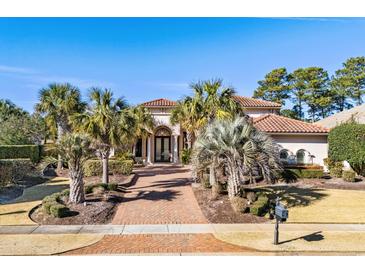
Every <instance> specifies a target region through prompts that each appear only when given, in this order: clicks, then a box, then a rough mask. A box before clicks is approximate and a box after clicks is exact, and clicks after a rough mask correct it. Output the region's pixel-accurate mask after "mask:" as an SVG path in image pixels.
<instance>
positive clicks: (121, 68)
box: [0, 18, 365, 111]
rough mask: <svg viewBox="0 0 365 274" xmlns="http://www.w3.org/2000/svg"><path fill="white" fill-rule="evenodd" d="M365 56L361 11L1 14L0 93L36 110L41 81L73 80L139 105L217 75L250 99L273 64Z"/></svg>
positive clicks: (331, 65)
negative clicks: (356, 14)
mask: <svg viewBox="0 0 365 274" xmlns="http://www.w3.org/2000/svg"><path fill="white" fill-rule="evenodd" d="M363 55H365V19H360V18H353V19H345V18H333V19H328V18H297V19H295V18H275V19H274V18H1V19H0V98H7V99H10V100H12V101H13V102H14V103H16V104H18V105H20V106H22V107H23V108H25V109H27V110H29V111H31V110H32V109H33V105H34V104H35V103H36V101H37V98H38V91H39V89H40V88H42V87H45V86H46V85H47V84H48V83H51V82H66V81H67V82H70V83H72V84H74V85H76V86H78V87H79V88H80V89H81V91H82V92H83V95H84V96H85V99H86V94H87V90H88V88H89V87H91V86H100V87H108V88H111V89H112V90H113V91H114V94H115V95H116V96H124V97H125V98H126V99H127V100H128V102H129V103H131V104H137V103H141V102H144V101H147V100H151V99H156V98H160V97H165V98H170V99H179V98H181V97H182V96H183V95H184V94H189V92H190V91H189V88H188V84H189V83H191V82H193V81H197V80H204V79H211V78H223V79H224V83H225V84H226V85H229V86H233V87H234V88H235V89H236V90H237V92H238V93H239V94H241V95H246V96H251V95H252V93H253V90H254V89H255V88H256V87H257V81H258V80H260V79H262V78H263V76H264V75H265V74H266V73H267V72H269V71H270V70H271V69H274V68H277V67H282V66H284V67H286V68H287V69H288V70H289V71H292V70H294V69H296V68H298V67H306V66H322V67H324V68H325V69H327V70H328V71H329V72H330V73H332V72H333V71H334V70H336V69H338V68H339V67H340V66H341V63H342V62H343V61H344V60H345V59H347V58H348V57H352V56H363Z"/></svg>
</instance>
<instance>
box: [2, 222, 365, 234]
mask: <svg viewBox="0 0 365 274" xmlns="http://www.w3.org/2000/svg"><path fill="white" fill-rule="evenodd" d="M273 230H274V225H273V224H161V225H160V224H159V225H24V226H19V225H17V226H12V225H9V226H0V235H1V234H102V235H138V234H197V233H230V232H259V231H261V232H264V231H273ZM280 230H281V231H346V232H365V225H364V224H282V225H281V226H280Z"/></svg>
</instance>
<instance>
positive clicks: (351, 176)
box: [342, 170, 356, 183]
mask: <svg viewBox="0 0 365 274" xmlns="http://www.w3.org/2000/svg"><path fill="white" fill-rule="evenodd" d="M342 179H344V181H346V182H351V183H353V182H355V179H356V173H355V172H354V171H352V170H344V171H343V172H342Z"/></svg>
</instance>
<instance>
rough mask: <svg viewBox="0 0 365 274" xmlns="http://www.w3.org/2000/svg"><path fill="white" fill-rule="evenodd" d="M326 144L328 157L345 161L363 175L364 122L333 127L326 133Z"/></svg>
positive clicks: (364, 150) (364, 161) (364, 157)
mask: <svg viewBox="0 0 365 274" xmlns="http://www.w3.org/2000/svg"><path fill="white" fill-rule="evenodd" d="M328 145H329V158H330V159H332V160H333V161H347V162H348V163H349V164H350V166H351V168H352V169H353V170H354V171H355V172H356V173H357V174H360V175H362V176H365V124H356V123H347V124H342V125H339V126H337V127H335V128H334V129H332V130H331V131H330V133H329V135H328Z"/></svg>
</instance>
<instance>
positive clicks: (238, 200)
mask: <svg viewBox="0 0 365 274" xmlns="http://www.w3.org/2000/svg"><path fill="white" fill-rule="evenodd" d="M230 201H231V206H232V208H233V210H234V211H235V212H240V213H244V212H245V211H246V208H247V201H246V200H245V199H244V198H242V197H239V196H235V197H233V198H231V199H230Z"/></svg>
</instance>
